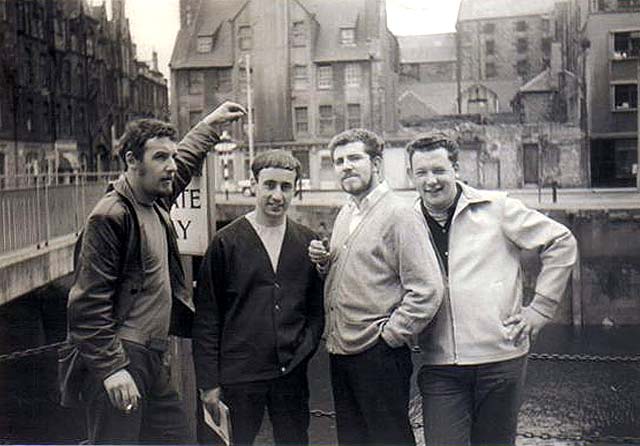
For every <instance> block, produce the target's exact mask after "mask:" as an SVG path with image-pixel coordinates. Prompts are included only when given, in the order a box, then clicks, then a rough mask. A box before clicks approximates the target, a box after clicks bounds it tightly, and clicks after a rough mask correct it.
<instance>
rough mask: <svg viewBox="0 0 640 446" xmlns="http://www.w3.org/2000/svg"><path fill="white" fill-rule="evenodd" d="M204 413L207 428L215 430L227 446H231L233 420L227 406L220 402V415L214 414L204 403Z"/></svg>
mask: <svg viewBox="0 0 640 446" xmlns="http://www.w3.org/2000/svg"><path fill="white" fill-rule="evenodd" d="M202 412H204V422H205V423H206V424H207V426H209V427H210V428H211V429H213V431H214V432H215V433H216V434H218V436H219V437H220V438H221V439H222V441H224V443H225V444H226V445H227V446H231V418H230V417H229V408H228V407H227V405H226V404H225V403H223V402H222V401H219V402H218V414H212V413H211V412H209V409H207V405H206V404H204V403H202ZM215 415H218V416H215Z"/></svg>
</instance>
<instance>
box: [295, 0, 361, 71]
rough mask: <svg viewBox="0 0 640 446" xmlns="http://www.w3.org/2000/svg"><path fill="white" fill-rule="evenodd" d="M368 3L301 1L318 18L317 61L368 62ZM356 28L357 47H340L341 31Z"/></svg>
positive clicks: (335, 0)
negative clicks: (366, 9)
mask: <svg viewBox="0 0 640 446" xmlns="http://www.w3.org/2000/svg"><path fill="white" fill-rule="evenodd" d="M365 1H367V0H301V2H300V3H302V4H304V5H305V6H306V9H307V10H309V11H311V12H312V13H313V14H314V15H315V19H316V21H317V22H318V23H319V24H320V26H319V27H318V37H317V40H316V42H315V52H314V53H315V57H314V62H337V61H347V60H366V59H369V45H368V43H367V42H366V39H367V36H366V29H365V21H364V12H365ZM345 27H346V28H356V44H355V45H354V46H341V45H340V29H341V28H345Z"/></svg>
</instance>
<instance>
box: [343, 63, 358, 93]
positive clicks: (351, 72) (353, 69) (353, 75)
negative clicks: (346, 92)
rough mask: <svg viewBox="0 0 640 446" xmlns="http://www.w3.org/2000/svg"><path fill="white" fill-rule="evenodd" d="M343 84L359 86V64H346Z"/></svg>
mask: <svg viewBox="0 0 640 446" xmlns="http://www.w3.org/2000/svg"><path fill="white" fill-rule="evenodd" d="M345 84H346V85H347V87H359V86H360V65H358V64H355V63H349V64H347V66H346V68H345Z"/></svg>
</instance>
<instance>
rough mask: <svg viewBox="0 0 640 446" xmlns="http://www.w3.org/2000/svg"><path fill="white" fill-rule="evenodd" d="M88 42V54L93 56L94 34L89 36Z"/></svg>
mask: <svg viewBox="0 0 640 446" xmlns="http://www.w3.org/2000/svg"><path fill="white" fill-rule="evenodd" d="M86 44H87V54H88V55H89V56H93V53H94V45H93V37H92V36H87V40H86Z"/></svg>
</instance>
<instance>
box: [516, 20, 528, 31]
mask: <svg viewBox="0 0 640 446" xmlns="http://www.w3.org/2000/svg"><path fill="white" fill-rule="evenodd" d="M526 30H527V22H525V21H524V20H519V21H517V22H516V31H520V32H521V31H526Z"/></svg>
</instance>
